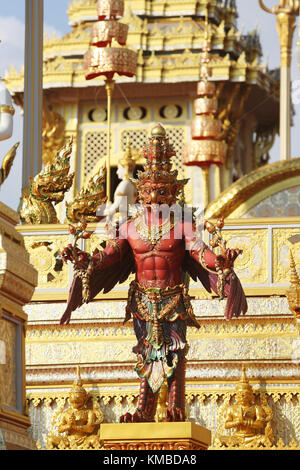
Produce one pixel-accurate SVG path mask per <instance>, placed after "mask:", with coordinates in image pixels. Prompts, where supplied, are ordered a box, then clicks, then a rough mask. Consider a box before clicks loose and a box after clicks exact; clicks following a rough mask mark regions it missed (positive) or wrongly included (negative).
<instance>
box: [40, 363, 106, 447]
mask: <svg viewBox="0 0 300 470" xmlns="http://www.w3.org/2000/svg"><path fill="white" fill-rule="evenodd" d="M88 398H89V394H88V393H87V391H86V390H85V389H84V388H83V386H82V382H81V379H80V375H79V370H78V374H77V379H76V381H75V382H74V384H73V387H72V390H71V392H70V395H69V403H70V407H69V408H68V409H67V410H64V411H60V412H59V413H58V416H57V421H58V426H57V428H58V433H59V434H60V435H55V434H54V432H53V431H52V432H51V433H50V435H49V436H48V438H47V449H55V448H56V449H57V448H58V449H78V448H92V449H96V448H97V449H99V448H100V447H101V442H100V439H99V426H100V424H101V423H102V422H103V415H102V413H101V411H100V409H99V408H98V409H97V408H95V407H94V408H93V409H89V408H88V406H87V401H88Z"/></svg>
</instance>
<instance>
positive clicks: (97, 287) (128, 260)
mask: <svg viewBox="0 0 300 470" xmlns="http://www.w3.org/2000/svg"><path fill="white" fill-rule="evenodd" d="M133 272H135V263H134V259H133V255H132V252H131V250H128V251H127V252H126V253H125V254H124V256H123V258H122V260H121V261H119V262H118V263H115V264H113V265H112V266H109V267H108V268H106V269H103V270H101V271H96V272H94V273H93V274H92V276H91V279H90V286H91V300H92V299H93V298H95V297H96V295H97V294H98V293H99V292H101V291H103V293H107V292H109V291H111V290H112V289H113V288H114V287H115V286H116V285H117V284H118V283H120V284H121V283H122V282H125V281H126V279H128V277H129V275H130V274H131V273H133ZM81 305H82V281H81V279H80V278H79V277H77V276H75V277H74V279H73V282H72V285H71V288H70V291H69V298H68V303H67V308H66V310H65V312H64V314H63V316H62V318H61V320H60V324H61V325H62V324H64V323H66V324H68V323H69V322H70V318H71V313H72V312H74V310H76V309H77V308H78V307H80V306H81Z"/></svg>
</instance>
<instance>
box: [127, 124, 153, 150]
mask: <svg viewBox="0 0 300 470" xmlns="http://www.w3.org/2000/svg"><path fill="white" fill-rule="evenodd" d="M147 136H148V130H147V129H145V128H140V129H124V130H122V133H121V150H122V152H124V150H125V149H126V144H127V139H128V138H129V142H130V145H131V147H135V148H136V149H138V150H141V149H142V148H143V146H144V145H145V144H146V143H147Z"/></svg>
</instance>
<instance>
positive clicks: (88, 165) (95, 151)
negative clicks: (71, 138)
mask: <svg viewBox="0 0 300 470" xmlns="http://www.w3.org/2000/svg"><path fill="white" fill-rule="evenodd" d="M106 152H107V132H106V130H103V131H89V132H87V133H86V134H85V136H84V152H83V154H84V162H83V175H82V180H83V181H85V180H86V179H87V177H88V176H89V174H90V173H91V172H92V171H93V170H94V167H95V166H96V164H97V163H98V161H99V160H100V159H103V158H104V157H105V155H106Z"/></svg>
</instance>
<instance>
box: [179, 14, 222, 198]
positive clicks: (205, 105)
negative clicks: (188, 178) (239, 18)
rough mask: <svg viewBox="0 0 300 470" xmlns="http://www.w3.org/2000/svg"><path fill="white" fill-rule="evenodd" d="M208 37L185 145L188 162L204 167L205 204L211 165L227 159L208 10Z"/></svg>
mask: <svg viewBox="0 0 300 470" xmlns="http://www.w3.org/2000/svg"><path fill="white" fill-rule="evenodd" d="M204 37H205V40H204V45H203V47H202V54H201V63H200V82H199V83H198V85H197V95H198V97H197V98H196V100H195V101H194V109H195V114H196V116H195V118H194V119H193V121H192V123H191V135H192V141H191V143H190V144H189V145H187V147H186V151H185V162H184V163H185V165H187V166H198V167H200V168H201V169H202V174H203V186H204V191H203V193H204V200H203V205H204V207H206V206H207V205H208V203H209V202H210V183H209V169H210V167H211V165H213V164H215V165H218V166H221V165H223V164H224V162H225V158H226V153H227V144H226V142H224V141H223V140H222V123H221V121H220V120H219V119H218V118H217V117H216V114H217V111H218V100H217V99H216V87H215V84H214V83H213V82H212V81H209V78H210V77H211V75H212V71H211V67H210V66H209V64H210V62H211V33H210V25H209V22H208V12H206V15H205V36H204Z"/></svg>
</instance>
